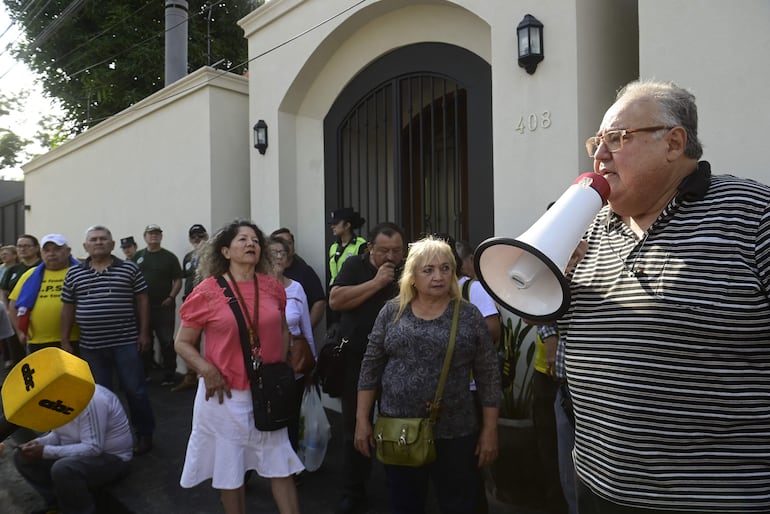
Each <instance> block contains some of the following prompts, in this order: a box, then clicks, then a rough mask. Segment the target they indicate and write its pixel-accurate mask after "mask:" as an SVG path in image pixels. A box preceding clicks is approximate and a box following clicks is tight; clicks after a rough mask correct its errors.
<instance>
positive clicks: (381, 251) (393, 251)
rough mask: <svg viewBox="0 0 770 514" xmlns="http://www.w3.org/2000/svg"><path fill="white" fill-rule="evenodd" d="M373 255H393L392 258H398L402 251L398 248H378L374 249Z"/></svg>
mask: <svg viewBox="0 0 770 514" xmlns="http://www.w3.org/2000/svg"><path fill="white" fill-rule="evenodd" d="M373 251H374V253H375V254H376V255H379V256H382V257H385V256H386V255H393V256H394V257H398V256H399V255H402V254H403V253H404V249H403V248H401V247H400V246H399V247H398V248H382V247H379V246H375V247H374V250H373Z"/></svg>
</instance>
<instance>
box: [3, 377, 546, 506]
mask: <svg viewBox="0 0 770 514" xmlns="http://www.w3.org/2000/svg"><path fill="white" fill-rule="evenodd" d="M4 376H5V375H4V374H3V375H2V378H4ZM155 378H156V381H154V382H153V383H151V384H149V390H150V398H151V401H152V404H153V408H154V409H155V416H156V421H157V429H156V432H155V437H154V443H155V447H154V448H153V450H152V451H151V452H150V453H148V454H146V455H142V456H139V457H136V458H134V460H133V462H132V470H131V474H130V475H129V476H128V477H127V478H125V479H124V480H123V481H121V482H120V483H119V484H117V485H115V486H112V487H110V488H109V490H108V491H107V494H106V495H105V496H104V497H102V498H101V501H102V503H104V507H103V508H102V510H103V511H104V512H108V513H109V514H129V513H131V514H169V513H185V514H198V513H199V514H210V513H216V512H222V508H221V506H220V503H219V494H218V493H217V492H215V491H214V490H212V489H211V486H210V485H209V484H208V483H204V484H201V485H199V486H197V487H194V488H192V489H182V488H181V487H180V486H179V475H180V472H181V469H182V463H183V461H184V452H185V448H186V445H187V438H188V436H189V434H190V419H191V413H192V404H193V398H194V391H192V390H189V391H182V392H171V391H170V390H169V388H166V387H161V386H160V385H157V384H158V380H157V379H158V378H159V376H158V377H155ZM327 415H328V416H329V420H330V422H331V424H332V434H333V436H332V440H331V441H330V443H329V449H328V451H327V455H326V459H325V461H324V464H323V466H321V468H320V469H319V470H318V471H316V472H313V473H307V472H306V473H304V474H303V475H302V481H301V485H300V487H299V490H298V491H299V498H300V506H301V509H302V511H303V512H305V513H313V514H327V513H329V514H331V513H333V512H334V508H335V506H336V504H337V501H338V499H339V490H340V485H339V482H340V479H339V477H340V474H341V470H342V458H341V457H342V449H341V444H340V440H341V438H340V430H341V429H340V424H341V416H340V415H339V414H338V413H337V412H335V411H334V410H331V409H327ZM33 436H34V434H33V433H32V432H30V431H28V430H26V429H20V430H17V432H16V433H15V434H14V435H13V436H12V437H11V438H9V440H8V441H6V442H10V443H11V444H19V443H21V442H23V441H25V440H28V439H30V438H31V437H33ZM0 484H2V485H1V486H0V505H2V507H1V508H0V511H2V512H3V513H4V514H23V513H27V512H30V511H32V510H35V509H39V508H42V502H41V501H40V499H39V497H38V496H37V494H36V493H35V492H34V491H33V490H32V489H31V488H30V487H29V486H28V485H27V484H26V483H25V482H24V480H22V479H21V477H20V476H19V475H18V473H17V472H16V470H15V469H14V467H13V463H12V461H11V459H10V458H8V455H6V456H5V457H4V458H2V459H0ZM369 492H370V500H369V510H368V513H369V514H385V513H387V512H389V508H388V500H387V492H386V490H385V478H384V473H383V469H382V466H381V465H380V464H379V463H378V462H375V463H374V466H373V473H372V477H371V480H370V482H369ZM246 504H247V510H248V511H249V512H264V513H272V512H278V511H277V509H276V507H275V504H274V503H273V500H272V497H271V494H270V483H269V481H268V480H265V479H262V478H259V477H254V478H252V479H251V480H250V481H249V482H248V483H247V485H246ZM427 512H428V514H432V513H436V512H438V510H437V508H436V506H435V502H430V505H429V508H428V510H427ZM503 513H505V514H541V511H539V510H537V509H536V508H534V507H531V506H529V507H514V506H511V505H508V504H503V503H500V502H497V501H496V500H494V499H491V500H490V509H489V514H503Z"/></svg>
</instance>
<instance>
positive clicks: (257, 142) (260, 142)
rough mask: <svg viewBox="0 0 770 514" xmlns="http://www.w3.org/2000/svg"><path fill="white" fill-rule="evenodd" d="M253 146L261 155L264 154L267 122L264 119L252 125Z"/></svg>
mask: <svg viewBox="0 0 770 514" xmlns="http://www.w3.org/2000/svg"><path fill="white" fill-rule="evenodd" d="M254 148H256V149H257V150H259V153H261V154H262V155H265V152H266V151H267V123H265V120H259V121H258V122H257V123H256V124H255V125H254Z"/></svg>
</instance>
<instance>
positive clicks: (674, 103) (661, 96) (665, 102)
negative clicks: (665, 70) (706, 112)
mask: <svg viewBox="0 0 770 514" xmlns="http://www.w3.org/2000/svg"><path fill="white" fill-rule="evenodd" d="M626 96H630V97H641V98H644V97H646V98H651V99H653V100H654V101H655V102H656V103H657V104H658V107H659V109H660V119H659V120H658V122H660V124H661V125H665V126H667V127H676V126H681V127H683V128H684V130H685V132H686V133H687V144H686V145H685V147H684V154H685V155H686V156H687V157H689V158H691V159H700V158H701V156H702V155H703V146H702V145H701V142H700V141H699V140H698V107H697V106H696V105H695V95H693V94H692V93H690V92H689V91H687V90H686V89H684V88H681V87H679V86H678V85H676V84H675V83H673V82H660V81H655V80H636V81H634V82H630V83H628V84H626V85H625V86H623V88H622V89H621V90H620V91H618V94H617V97H616V100H620V99H621V98H622V97H626Z"/></svg>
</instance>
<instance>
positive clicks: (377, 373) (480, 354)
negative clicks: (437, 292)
mask: <svg viewBox="0 0 770 514" xmlns="http://www.w3.org/2000/svg"><path fill="white" fill-rule="evenodd" d="M397 312H398V298H396V299H394V300H391V301H389V302H388V303H386V304H385V306H384V307H383V308H382V310H381V311H380V314H379V315H378V316H377V320H376V321H375V323H374V327H372V332H371V333H370V334H369V344H368V346H367V347H366V353H365V354H364V359H363V361H362V363H361V375H360V377H359V382H358V389H359V390H372V389H379V388H382V397H381V399H380V411H381V412H382V414H383V415H386V416H393V417H402V418H417V417H424V416H427V409H426V405H427V404H428V403H429V402H430V401H432V400H433V396H434V395H435V394H436V388H437V387H438V380H439V376H440V375H441V367H442V365H443V363H444V355H445V354H446V349H447V346H448V344H449V333H450V330H451V328H452V315H453V314H454V302H450V304H449V306H448V307H447V309H446V311H444V313H443V314H442V315H441V316H439V317H438V318H436V319H433V320H424V319H420V318H417V317H416V316H415V315H414V314H413V313H412V309H411V306H409V307H407V308H406V309H405V310H404V313H403V314H402V315H401V318H399V320H398V321H397V322H395V323H394V322H393V319H394V318H395V315H396V313H397ZM471 370H472V371H473V377H474V378H475V379H476V386H477V389H478V393H479V398H480V399H481V403H482V405H484V406H485V407H496V406H498V405H499V404H500V371H499V369H498V365H497V355H496V354H495V349H494V346H493V344H492V339H491V338H490V336H489V332H488V331H487V326H486V323H485V322H484V318H482V317H481V313H480V312H479V310H478V309H477V308H476V307H475V306H474V305H472V304H470V303H468V302H466V301H463V302H462V304H461V306H460V319H459V323H458V327H457V336H456V340H455V350H454V355H453V357H452V363H451V366H450V368H449V375H448V376H447V381H446V386H445V387H444V395H443V405H442V407H441V412H440V413H439V419H438V422H437V423H436V426H435V428H434V436H435V437H436V438H437V439H450V438H455V437H461V436H464V435H469V434H471V433H473V432H475V431H476V430H478V420H477V419H476V413H475V409H474V404H473V397H472V395H471V391H470V389H469V384H470V377H471Z"/></svg>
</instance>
